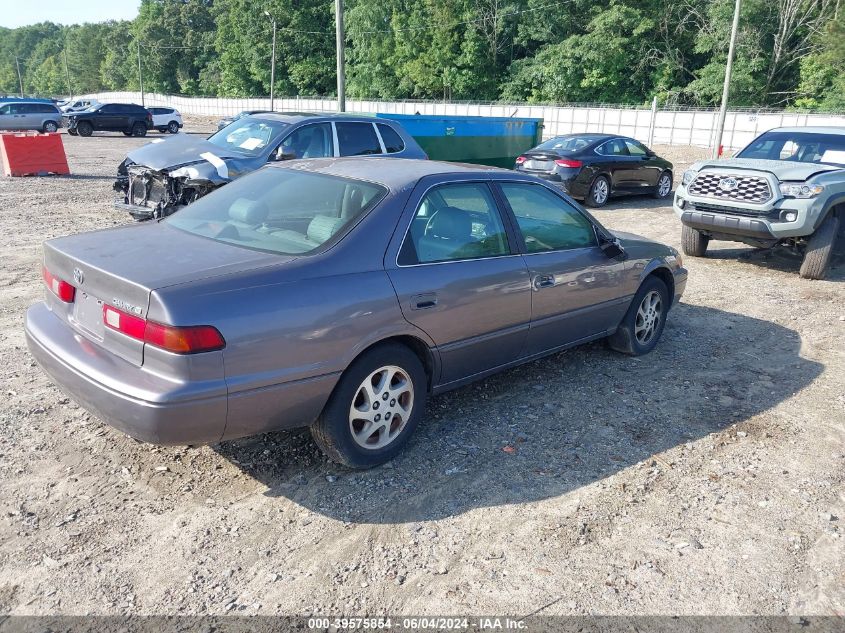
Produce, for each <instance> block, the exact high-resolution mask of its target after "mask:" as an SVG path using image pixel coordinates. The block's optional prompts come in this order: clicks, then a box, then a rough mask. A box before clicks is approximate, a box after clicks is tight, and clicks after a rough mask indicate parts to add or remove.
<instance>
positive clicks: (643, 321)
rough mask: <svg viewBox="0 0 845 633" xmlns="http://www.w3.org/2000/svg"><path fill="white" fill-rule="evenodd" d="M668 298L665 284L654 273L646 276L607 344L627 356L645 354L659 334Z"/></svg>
mask: <svg viewBox="0 0 845 633" xmlns="http://www.w3.org/2000/svg"><path fill="white" fill-rule="evenodd" d="M670 301H671V299H670V298H669V290H668V289H667V288H666V284H665V283H663V281H662V280H660V279H658V278H657V277H655V276H654V275H652V276H649V277H646V279H645V281H643V283H642V285H640V289H639V290H637V294H636V295H634V300H633V301H631V305H630V307H629V308H628V312H626V313H625V317H624V318H623V319H622V322H621V323H620V324H619V328H618V329H617V330H616V332H614V333H613V335H611V336H610V337H609V338H608V339H607V344H608V345H609V346H610V348H611V349H613V350H616V351H617V352H621V353H623V354H628V355H629V356H642V355H643V354H648V353H649V352H650V351H651V350H653V349H654V348H655V346H656V345H657V342H658V341H659V340H660V335H661V334H663V328H664V326H665V325H666V315H667V314H668V313H669V306H670Z"/></svg>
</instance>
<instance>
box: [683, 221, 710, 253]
mask: <svg viewBox="0 0 845 633" xmlns="http://www.w3.org/2000/svg"><path fill="white" fill-rule="evenodd" d="M709 243H710V238H709V237H707V236H706V235H704V233H702V232H701V231H697V230H696V229H694V228H691V227H689V226H687V225H686V224H684V227H683V228H682V229H681V249H682V250H683V251H684V255H692V256H693V257H704V255H705V254H706V253H707V245H708V244H709Z"/></svg>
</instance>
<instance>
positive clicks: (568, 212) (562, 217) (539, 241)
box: [501, 183, 596, 253]
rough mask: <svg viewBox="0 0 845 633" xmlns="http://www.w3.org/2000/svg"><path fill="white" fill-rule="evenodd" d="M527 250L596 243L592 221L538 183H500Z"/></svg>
mask: <svg viewBox="0 0 845 633" xmlns="http://www.w3.org/2000/svg"><path fill="white" fill-rule="evenodd" d="M501 186H502V193H504V195H505V198H506V199H507V201H508V204H509V205H510V207H511V209H512V210H513V213H514V215H515V216H516V222H517V224H518V225H519V230H520V232H521V233H522V237H523V240H524V241H525V250H526V251H527V252H528V253H542V252H545V251H559V250H569V249H574V248H588V247H590V246H596V234H595V231H594V230H593V225H592V223H591V222H590V221H589V220H588V219H587V218H586V217H585V216H584V215H583V214H582V213H580V212H579V211H578V209H576V208H575V207H573V206H571V205H570V204H569V203H568V202H566V201H565V200H564V199H563V198H560V197H558V196H556V195H555V194H553V193H552V192H551V191H549V190H548V189H546V188H545V187H543V186H542V185H528V184H517V183H502V185H501Z"/></svg>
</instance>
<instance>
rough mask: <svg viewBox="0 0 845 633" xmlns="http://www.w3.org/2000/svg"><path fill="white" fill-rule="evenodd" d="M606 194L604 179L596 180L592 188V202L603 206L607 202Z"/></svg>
mask: <svg viewBox="0 0 845 633" xmlns="http://www.w3.org/2000/svg"><path fill="white" fill-rule="evenodd" d="M607 194H608V187H607V181H606V180H605V179H604V178H600V179H598V180H597V181H596V184H595V185H594V186H593V201H594V202H595V203H596V204H599V205H601V204H604V203H605V202H607Z"/></svg>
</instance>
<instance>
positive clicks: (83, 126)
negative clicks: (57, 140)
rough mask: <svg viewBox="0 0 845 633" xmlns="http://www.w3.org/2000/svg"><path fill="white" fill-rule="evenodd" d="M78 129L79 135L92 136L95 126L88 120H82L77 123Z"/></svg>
mask: <svg viewBox="0 0 845 633" xmlns="http://www.w3.org/2000/svg"><path fill="white" fill-rule="evenodd" d="M76 131H77V132H79V136H91V134H92V133H93V132H94V126H93V125H91V124H90V123H88V121H80V122H79V123H77V124H76Z"/></svg>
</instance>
